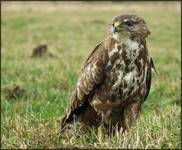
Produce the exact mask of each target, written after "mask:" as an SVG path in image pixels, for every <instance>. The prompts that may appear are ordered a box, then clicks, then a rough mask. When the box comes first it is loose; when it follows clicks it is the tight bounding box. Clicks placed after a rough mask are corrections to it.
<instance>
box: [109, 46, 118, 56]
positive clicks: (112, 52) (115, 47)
mask: <svg viewBox="0 0 182 150" xmlns="http://www.w3.org/2000/svg"><path fill="white" fill-rule="evenodd" d="M117 52H118V48H117V44H115V46H114V48H113V49H112V51H111V52H109V57H111V56H112V55H114V53H117Z"/></svg>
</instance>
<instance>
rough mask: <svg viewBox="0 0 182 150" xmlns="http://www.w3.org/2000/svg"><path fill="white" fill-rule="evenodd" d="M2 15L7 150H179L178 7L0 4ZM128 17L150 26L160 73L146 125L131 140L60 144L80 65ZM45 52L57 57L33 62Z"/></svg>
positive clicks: (140, 123) (142, 121) (94, 138)
mask: <svg viewBox="0 0 182 150" xmlns="http://www.w3.org/2000/svg"><path fill="white" fill-rule="evenodd" d="M1 8H2V15H1V17H2V18H1V21H2V22H1V75H2V76H1V147H2V148H58V147H86V148H93V147H95V148H151V149H154V148H179V149H180V148H181V142H180V128H181V124H180V123H181V120H180V117H181V115H180V112H181V97H180V95H181V92H180V91H181V89H180V83H181V72H180V63H181V56H180V49H181V47H180V42H181V35H180V34H181V28H180V23H181V19H180V11H181V10H180V2H145V3H144V2H143V3H142V2H136V3H134V2H130V3H129V2H123V3H121V2H120V3H119V2H100V3H99V2H97V3H95V2H89V3H86V2H72V3H69V4H67V2H62V3H58V2H41V3H40V2H37V3H36V2H29V3H28V2H25V3H22V2H2V6H1ZM129 12H132V13H135V14H138V15H140V16H142V17H143V18H144V19H145V20H146V21H147V23H148V26H149V29H150V30H151V35H150V37H149V38H148V39H147V45H148V47H149V50H150V53H151V55H152V56H153V59H154V62H155V65H156V69H157V71H158V73H159V75H155V74H154V75H153V82H152V87H151V91H150V94H149V97H148V99H147V101H146V102H145V104H144V105H143V109H142V113H141V117H140V118H139V119H138V120H137V122H136V124H135V126H133V129H132V131H131V133H129V134H128V135H122V134H119V133H118V134H117V135H116V136H115V137H113V138H108V137H105V136H103V135H102V134H101V133H100V132H98V133H97V132H96V131H94V130H93V132H92V133H91V135H90V136H89V137H86V135H80V136H79V137H72V138H71V139H62V138H60V135H59V121H60V119H61V117H62V116H63V113H64V111H65V109H66V107H67V105H68V103H69V97H70V95H71V92H72V90H73V88H74V85H75V83H76V81H77V79H78V76H79V71H80V68H81V66H82V64H83V63H84V61H85V59H86V58H87V56H88V54H89V53H90V51H91V50H92V49H93V48H94V46H95V45H97V44H98V43H99V42H101V41H102V40H103V39H104V38H105V37H106V36H107V35H108V33H109V32H108V30H109V23H110V22H111V20H112V18H113V17H114V16H116V15H120V14H123V13H129ZM41 44H46V45H47V50H48V51H49V52H50V53H51V54H52V55H42V57H35V58H34V57H31V55H32V51H33V48H35V47H36V46H38V45H41ZM52 56H53V57H52Z"/></svg>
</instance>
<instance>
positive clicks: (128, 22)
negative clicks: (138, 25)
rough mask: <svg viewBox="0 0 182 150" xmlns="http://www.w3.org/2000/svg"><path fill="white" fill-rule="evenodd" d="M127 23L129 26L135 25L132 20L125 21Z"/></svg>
mask: <svg viewBox="0 0 182 150" xmlns="http://www.w3.org/2000/svg"><path fill="white" fill-rule="evenodd" d="M125 24H126V25H127V26H129V27H131V26H133V22H131V21H127V22H125Z"/></svg>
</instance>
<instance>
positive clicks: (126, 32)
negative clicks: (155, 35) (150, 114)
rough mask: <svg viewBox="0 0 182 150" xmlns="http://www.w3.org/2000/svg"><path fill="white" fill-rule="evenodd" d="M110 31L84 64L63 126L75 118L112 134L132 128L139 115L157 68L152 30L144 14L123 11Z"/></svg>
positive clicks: (115, 18)
mask: <svg viewBox="0 0 182 150" xmlns="http://www.w3.org/2000/svg"><path fill="white" fill-rule="evenodd" d="M111 33H112V34H111V36H108V37H107V38H106V39H105V40H104V41H103V42H102V43H100V44H98V45H97V46H96V47H95V49H94V50H93V51H92V53H91V54H90V55H89V57H88V59H87V60H86V62H85V64H84V65H83V67H82V69H81V74H80V77H79V80H78V82H77V84H76V87H75V89H74V91H73V94H72V96H71V99H70V106H69V107H68V109H67V111H66V113H65V116H64V117H63V119H62V123H61V129H66V127H65V126H66V125H67V124H70V123H73V122H74V123H75V124H78V126H79V128H81V129H83V130H86V131H87V130H88V128H90V127H91V126H96V127H99V126H101V127H102V128H103V129H105V130H106V131H107V133H108V134H110V133H114V132H113V131H115V129H116V128H115V127H117V129H120V128H121V127H122V128H123V130H128V129H130V127H131V125H132V124H133V122H134V121H135V120H136V118H137V117H138V115H139V112H140V110H141V106H142V104H143V102H144V101H145V100H146V98H147V96H148V94H149V91H150V85H151V69H152V68H154V64H153V61H152V58H151V56H150V55H149V52H148V49H147V45H146V37H147V36H148V35H149V34H150V32H149V30H148V27H147V25H146V23H145V21H144V20H143V19H142V18H140V17H138V16H136V15H122V16H116V17H114V19H113V21H112V26H111ZM154 69H155V68H154ZM73 120H74V121H73Z"/></svg>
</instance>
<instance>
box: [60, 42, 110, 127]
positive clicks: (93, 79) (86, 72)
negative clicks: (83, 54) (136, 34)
mask: <svg viewBox="0 0 182 150" xmlns="http://www.w3.org/2000/svg"><path fill="white" fill-rule="evenodd" d="M108 42H110V41H109V40H106V41H104V42H102V43H100V44H98V45H97V46H96V47H95V48H94V50H93V51H92V53H91V54H90V55H89V57H88V59H87V60H86V62H85V64H84V66H83V68H82V69H81V74H80V78H79V80H78V82H77V84H76V87H75V89H74V91H73V94H72V96H71V99H70V101H71V102H70V106H69V108H68V110H67V112H66V114H65V116H64V118H63V119H62V122H61V128H63V127H64V125H65V124H66V123H67V122H70V121H72V120H73V115H77V114H79V113H81V112H82V111H84V108H85V107H86V104H88V101H89V100H88V99H89V97H90V96H91V95H93V93H94V89H95V88H96V87H97V86H98V85H99V84H100V83H101V82H102V81H103V80H104V72H105V66H106V65H107V62H108V50H107V49H108V47H107V44H108Z"/></svg>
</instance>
